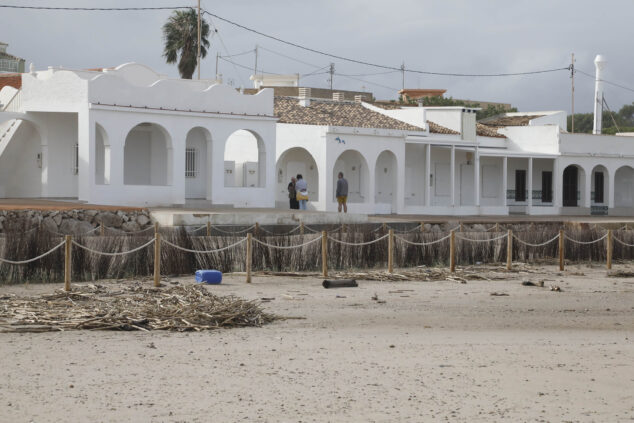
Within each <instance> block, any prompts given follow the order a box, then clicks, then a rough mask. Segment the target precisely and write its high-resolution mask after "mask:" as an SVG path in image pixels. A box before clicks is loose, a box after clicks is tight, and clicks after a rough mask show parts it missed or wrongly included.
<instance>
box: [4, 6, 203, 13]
mask: <svg viewBox="0 0 634 423" xmlns="http://www.w3.org/2000/svg"><path fill="white" fill-rule="evenodd" d="M0 8H4V9H30V10H65V11H99V12H116V11H130V10H177V9H193V7H192V6H159V7H50V6H17V5H10V4H0Z"/></svg>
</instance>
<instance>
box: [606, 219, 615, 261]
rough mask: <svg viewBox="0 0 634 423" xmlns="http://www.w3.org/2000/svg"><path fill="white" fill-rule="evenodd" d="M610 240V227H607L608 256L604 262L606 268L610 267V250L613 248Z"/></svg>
mask: <svg viewBox="0 0 634 423" xmlns="http://www.w3.org/2000/svg"><path fill="white" fill-rule="evenodd" d="M612 242H613V241H612V229H608V256H607V258H606V263H605V266H606V267H607V268H608V270H610V269H612V251H613V250H614V244H613V243H612Z"/></svg>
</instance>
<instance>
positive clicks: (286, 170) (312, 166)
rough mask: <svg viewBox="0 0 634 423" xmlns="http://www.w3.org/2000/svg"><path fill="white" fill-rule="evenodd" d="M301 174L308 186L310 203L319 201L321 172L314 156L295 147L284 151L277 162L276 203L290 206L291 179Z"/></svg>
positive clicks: (303, 149)
mask: <svg viewBox="0 0 634 423" xmlns="http://www.w3.org/2000/svg"><path fill="white" fill-rule="evenodd" d="M297 174H301V175H302V177H303V178H304V179H305V180H306V183H307V185H308V198H309V201H310V202H316V201H319V170H318V169H317V162H315V159H314V158H313V156H312V155H311V154H310V153H309V152H308V150H306V149H305V148H301V147H293V148H289V149H288V150H286V151H284V152H283V153H282V155H281V156H280V158H279V159H278V160H277V182H276V186H277V189H276V192H277V195H276V201H277V202H280V203H282V202H283V203H285V206H286V207H288V205H289V201H288V200H289V198H288V184H289V183H290V182H291V178H292V177H294V176H297Z"/></svg>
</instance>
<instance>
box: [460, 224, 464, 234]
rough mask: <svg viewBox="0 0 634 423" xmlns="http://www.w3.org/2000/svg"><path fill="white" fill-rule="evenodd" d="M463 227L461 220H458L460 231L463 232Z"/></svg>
mask: <svg viewBox="0 0 634 423" xmlns="http://www.w3.org/2000/svg"><path fill="white" fill-rule="evenodd" d="M463 231H464V228H463V227H462V222H460V232H463Z"/></svg>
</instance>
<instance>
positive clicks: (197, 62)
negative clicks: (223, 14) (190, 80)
mask: <svg viewBox="0 0 634 423" xmlns="http://www.w3.org/2000/svg"><path fill="white" fill-rule="evenodd" d="M196 66H197V67H198V79H200V0H198V54H197V56H196Z"/></svg>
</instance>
